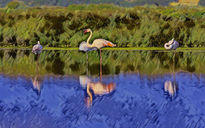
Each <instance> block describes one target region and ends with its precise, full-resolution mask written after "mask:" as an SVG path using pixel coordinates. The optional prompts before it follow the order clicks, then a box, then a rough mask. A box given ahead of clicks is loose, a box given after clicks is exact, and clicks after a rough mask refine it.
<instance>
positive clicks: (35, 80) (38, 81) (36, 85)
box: [32, 55, 43, 94]
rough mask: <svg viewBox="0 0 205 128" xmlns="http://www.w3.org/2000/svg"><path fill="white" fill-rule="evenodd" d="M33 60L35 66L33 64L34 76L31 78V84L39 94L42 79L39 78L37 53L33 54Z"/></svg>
mask: <svg viewBox="0 0 205 128" xmlns="http://www.w3.org/2000/svg"><path fill="white" fill-rule="evenodd" d="M34 60H35V63H36V66H35V76H34V77H33V78H32V84H33V88H34V90H36V91H37V94H40V93H41V89H42V82H43V79H42V78H41V76H40V73H39V55H34Z"/></svg>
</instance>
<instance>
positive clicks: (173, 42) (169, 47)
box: [164, 38, 179, 50]
mask: <svg viewBox="0 0 205 128" xmlns="http://www.w3.org/2000/svg"><path fill="white" fill-rule="evenodd" d="M178 47H179V43H178V42H177V41H176V40H174V38H173V39H172V40H170V41H169V42H168V43H165V44H164V48H165V49H167V50H175V49H177V48H178Z"/></svg>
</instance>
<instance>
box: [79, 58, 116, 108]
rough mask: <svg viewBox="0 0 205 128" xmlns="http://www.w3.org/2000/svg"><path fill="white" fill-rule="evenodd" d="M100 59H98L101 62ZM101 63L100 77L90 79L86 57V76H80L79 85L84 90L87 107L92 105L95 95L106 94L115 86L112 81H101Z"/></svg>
mask: <svg viewBox="0 0 205 128" xmlns="http://www.w3.org/2000/svg"><path fill="white" fill-rule="evenodd" d="M101 62H102V61H100V63H101ZM101 66H102V64H100V79H99V80H98V81H97V82H96V81H95V82H94V81H92V80H91V79H90V78H89V77H88V58H87V71H86V74H87V75H86V76H80V77H79V81H80V85H81V86H82V87H83V88H84V90H85V104H86V106H87V107H90V106H92V102H93V99H95V97H96V96H104V95H106V94H110V93H111V92H113V91H114V90H115V88H116V84H115V83H113V82H110V83H104V82H102V67H101Z"/></svg>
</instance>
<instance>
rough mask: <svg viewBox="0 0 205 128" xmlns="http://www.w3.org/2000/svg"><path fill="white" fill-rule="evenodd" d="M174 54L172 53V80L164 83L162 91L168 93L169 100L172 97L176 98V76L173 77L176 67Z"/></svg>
mask: <svg viewBox="0 0 205 128" xmlns="http://www.w3.org/2000/svg"><path fill="white" fill-rule="evenodd" d="M175 54H176V53H174V57H173V59H174V64H173V80H167V81H165V83H164V91H165V92H167V93H168V95H169V97H170V98H171V99H173V98H174V97H176V94H177V91H178V85H177V82H176V75H175V65H176V63H175V62H176V61H175V59H176V58H175Z"/></svg>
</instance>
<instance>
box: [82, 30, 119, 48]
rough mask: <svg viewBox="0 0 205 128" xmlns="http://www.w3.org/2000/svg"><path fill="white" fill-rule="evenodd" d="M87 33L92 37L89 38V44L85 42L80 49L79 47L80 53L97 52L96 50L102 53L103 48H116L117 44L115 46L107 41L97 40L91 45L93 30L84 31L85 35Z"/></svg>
mask: <svg viewBox="0 0 205 128" xmlns="http://www.w3.org/2000/svg"><path fill="white" fill-rule="evenodd" d="M87 32H90V36H89V37H88V39H87V42H85V41H83V42H82V43H81V44H80V47H79V50H80V51H84V52H87V51H91V50H96V49H99V50H100V51H101V48H103V47H115V46H116V44H113V43H112V42H110V41H107V40H105V39H95V40H94V41H93V43H92V44H90V43H89V41H90V39H91V37H92V35H93V33H92V31H91V29H86V30H84V34H85V33H87Z"/></svg>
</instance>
